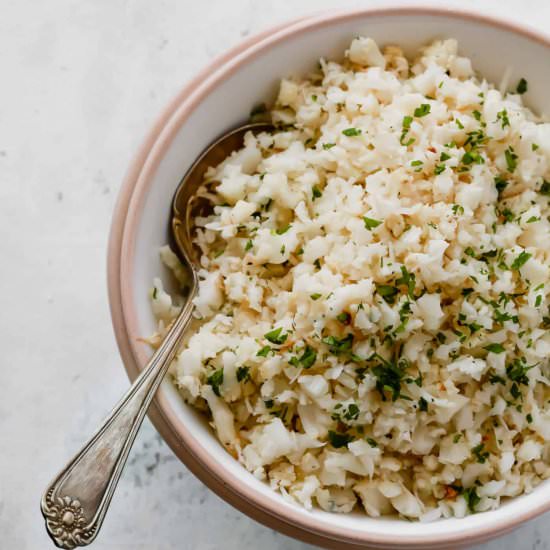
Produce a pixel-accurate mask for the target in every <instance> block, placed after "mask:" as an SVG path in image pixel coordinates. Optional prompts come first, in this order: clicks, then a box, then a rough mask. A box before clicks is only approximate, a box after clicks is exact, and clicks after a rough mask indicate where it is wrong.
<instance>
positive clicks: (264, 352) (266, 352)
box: [256, 346, 272, 357]
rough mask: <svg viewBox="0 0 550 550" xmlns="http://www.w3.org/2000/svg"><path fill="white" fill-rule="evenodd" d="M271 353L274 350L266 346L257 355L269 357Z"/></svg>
mask: <svg viewBox="0 0 550 550" xmlns="http://www.w3.org/2000/svg"><path fill="white" fill-rule="evenodd" d="M270 351H272V350H271V348H270V347H269V346H264V347H263V348H262V349H261V350H260V351H258V353H257V354H256V355H257V356H258V357H267V356H268V354H269V352H270Z"/></svg>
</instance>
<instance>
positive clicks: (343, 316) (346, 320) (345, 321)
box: [336, 311, 351, 325]
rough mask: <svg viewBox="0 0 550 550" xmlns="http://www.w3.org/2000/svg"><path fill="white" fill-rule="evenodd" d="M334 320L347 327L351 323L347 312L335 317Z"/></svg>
mask: <svg viewBox="0 0 550 550" xmlns="http://www.w3.org/2000/svg"><path fill="white" fill-rule="evenodd" d="M336 319H337V320H338V321H340V323H343V324H344V325H349V323H350V321H351V315H350V314H349V313H348V312H347V311H343V312H342V313H339V314H338V315H337V316H336Z"/></svg>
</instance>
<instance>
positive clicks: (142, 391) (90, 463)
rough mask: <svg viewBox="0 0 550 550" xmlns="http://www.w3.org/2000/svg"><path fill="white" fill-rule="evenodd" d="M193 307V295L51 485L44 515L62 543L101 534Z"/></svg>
mask: <svg viewBox="0 0 550 550" xmlns="http://www.w3.org/2000/svg"><path fill="white" fill-rule="evenodd" d="M192 311H193V305H192V301H191V299H189V300H187V303H186V304H185V306H184V307H183V309H182V311H181V313H180V314H179V316H178V317H177V318H176V320H175V321H174V323H173V325H172V327H171V328H170V330H169V331H168V333H167V334H166V337H165V338H164V340H163V342H162V344H161V345H160V347H159V348H158V350H157V351H156V352H155V354H154V355H153V357H152V358H151V360H150V361H149V363H148V364H147V366H146V368H145V369H144V370H143V371H142V373H141V374H140V375H139V377H138V378H137V379H136V380H135V382H134V383H133V385H132V387H131V388H130V389H129V390H128V392H127V393H126V395H125V396H124V397H123V398H122V399H121V401H120V402H119V403H118V404H117V405H116V406H115V408H114V409H113V411H112V412H111V414H110V415H109V416H108V417H107V419H106V420H105V421H104V423H103V425H102V426H101V428H100V429H99V430H98V431H97V432H96V433H95V435H94V436H93V437H92V438H91V439H90V440H89V441H88V443H86V445H84V447H83V448H82V449H81V450H80V452H78V453H77V454H76V456H75V457H74V458H73V459H72V460H71V461H70V462H69V463H68V464H67V466H65V468H64V469H63V470H62V471H61V472H60V473H59V475H58V476H57V477H56V478H55V479H54V480H53V481H52V483H51V484H50V486H49V487H48V488H47V489H46V492H45V493H44V495H43V497H42V501H41V509H42V514H43V516H44V518H45V520H46V530H47V531H48V534H49V535H50V537H51V538H52V539H53V541H54V543H55V544H56V545H57V546H58V547H60V548H75V547H77V546H86V545H87V544H90V542H92V541H93V540H94V539H95V537H96V536H97V533H98V531H99V529H100V527H101V524H102V523H103V519H104V517H105V513H106V512H107V508H108V507H109V504H110V502H111V498H112V496H113V493H114V491H115V488H116V485H117V482H118V479H119V478H120V474H121V473H122V469H123V468H124V464H125V463H126V459H127V457H128V453H129V452H130V448H131V447H132V444H133V442H134V439H135V437H136V434H137V431H138V429H139V427H140V426H141V423H142V421H143V417H144V416H145V412H146V411H147V408H148V406H149V403H150V402H151V399H152V398H153V395H154V394H155V392H156V390H157V388H158V387H159V385H160V383H161V381H162V378H163V376H164V374H165V373H166V371H167V369H168V366H169V365H170V363H171V361H172V359H173V358H174V356H175V354H176V351H177V349H178V344H179V343H180V341H181V339H182V337H183V334H184V332H185V328H186V327H187V325H188V323H189V320H190V318H191V313H192Z"/></svg>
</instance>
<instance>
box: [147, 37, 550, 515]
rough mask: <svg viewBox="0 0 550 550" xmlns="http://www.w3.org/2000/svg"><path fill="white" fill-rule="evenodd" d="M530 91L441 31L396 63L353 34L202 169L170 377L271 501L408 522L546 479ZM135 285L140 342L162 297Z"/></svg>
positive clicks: (545, 282) (545, 195) (544, 199)
mask: <svg viewBox="0 0 550 550" xmlns="http://www.w3.org/2000/svg"><path fill="white" fill-rule="evenodd" d="M527 86H528V84H527V82H525V81H524V80H523V79H522V80H521V81H520V82H519V83H518V85H517V89H516V88H515V87H514V90H513V91H512V92H506V91H499V90H497V89H495V88H494V86H492V85H491V84H490V83H488V82H486V81H484V80H480V79H479V78H477V77H476V76H475V74H474V72H473V70H472V66H471V62H470V60H469V59H466V58H464V57H460V56H459V55H458V53H457V44H456V42H455V41H454V40H445V41H438V42H434V43H433V44H431V45H429V46H428V47H426V48H425V49H424V50H423V51H422V52H421V54H420V56H419V57H418V58H417V59H415V60H413V61H409V60H408V59H407V58H406V57H405V56H404V55H403V53H402V51H401V50H400V49H399V48H397V47H394V46H389V47H386V48H385V49H383V51H382V52H381V51H380V50H379V48H378V46H377V45H376V43H375V42H374V41H373V40H371V39H369V38H357V39H355V40H353V42H352V43H351V45H350V48H349V50H348V51H347V52H346V55H345V59H344V61H343V62H342V63H337V62H333V61H325V60H321V61H320V64H319V69H318V71H317V72H315V73H313V74H311V75H310V76H309V77H308V78H306V79H304V80H286V79H285V80H283V81H282V83H281V87H280V91H279V96H278V99H277V101H276V104H275V106H274V108H273V110H272V111H271V117H272V120H273V122H274V124H275V125H276V126H277V130H276V131H274V132H272V133H269V132H264V133H261V134H259V135H256V136H255V135H253V134H251V133H249V134H248V135H247V136H246V139H245V145H244V147H243V149H242V150H240V151H238V152H236V153H234V154H233V155H232V156H230V157H229V158H228V159H226V160H225V161H224V162H223V163H222V164H221V165H219V166H218V167H216V168H211V169H210V170H209V171H208V172H207V177H206V180H205V184H204V186H203V188H202V190H201V193H202V194H203V195H205V196H207V197H208V198H209V199H210V200H211V202H212V203H213V205H215V206H214V209H213V214H212V215H210V216H208V217H206V218H198V219H197V220H196V225H197V228H196V237H195V242H196V244H197V245H198V246H199V247H200V250H201V253H202V256H201V270H200V273H199V275H200V279H201V280H200V288H199V292H198V295H197V296H196V298H195V300H194V302H195V306H196V312H195V316H196V319H195V320H194V326H193V327H192V330H190V331H189V334H188V336H187V338H186V342H185V344H184V345H183V347H182V349H181V350H180V352H179V354H178V356H177V358H176V359H175V360H174V363H173V364H172V366H171V374H172V376H173V379H174V381H175V384H176V385H177V387H178V388H179V389H180V391H181V393H182V395H183V397H184V398H185V400H186V401H187V402H188V403H190V404H192V405H194V406H196V407H197V408H199V409H201V410H204V411H205V412H206V413H207V414H208V415H209V417H210V418H211V424H212V426H213V428H214V429H215V430H216V433H217V436H218V438H219V440H220V441H221V442H222V444H223V445H224V446H225V448H226V449H227V450H228V451H229V452H230V453H231V454H232V455H233V456H235V457H236V458H237V459H238V460H239V461H240V462H241V463H242V464H243V465H244V466H245V467H246V468H247V470H249V471H250V472H252V474H253V475H254V476H256V477H257V478H259V479H265V480H266V481H267V482H269V484H270V485H271V487H272V488H273V489H274V490H277V491H280V492H281V493H282V494H283V496H284V497H285V498H287V499H289V500H291V501H293V502H297V503H299V504H301V505H303V506H305V507H306V508H308V509H309V508H311V507H312V506H314V505H317V506H320V507H321V508H323V509H324V510H327V511H331V512H351V511H352V510H354V509H357V510H363V511H364V512H365V513H366V514H368V515H369V516H373V517H377V516H381V515H387V514H399V515H400V516H402V517H406V518H410V519H421V520H424V521H426V520H432V519H436V518H438V517H451V516H455V517H462V516H464V515H466V514H468V513H472V512H480V511H485V510H489V509H494V508H496V507H498V506H499V503H500V501H501V499H502V498H505V497H513V496H516V495H519V494H521V493H525V492H529V491H531V490H532V489H533V488H534V487H535V486H536V485H537V484H538V483H540V482H541V480H543V479H546V478H547V477H549V473H550V467H549V460H550V406H549V404H550V389H549V383H550V382H549V375H550V368H549V364H548V356H549V354H550V333H549V330H548V329H549V328H550V313H549V311H548V310H549V307H548V306H549V304H550V301H549V292H550V282H549V275H550V273H549V267H548V260H549V254H550V223H549V215H550V208H549V200H550V181H547V180H550V124H548V123H544V122H542V121H541V120H539V119H538V118H537V117H536V116H535V115H534V114H533V113H532V112H531V111H529V110H528V109H527V108H526V107H524V106H523V104H522V97H521V96H522V93H523V92H524V91H525V90H526V88H527ZM161 256H162V258H163V261H164V262H165V263H166V264H167V265H168V266H169V267H171V268H172V269H173V270H174V272H175V274H176V276H177V277H178V278H179V279H180V281H181V282H184V278H183V271H182V269H181V266H179V263H178V261H177V259H176V257H175V255H174V254H173V253H172V252H171V251H170V250H169V249H168V248H166V247H165V248H164V249H163V250H162V253H161ZM151 297H152V306H153V311H154V313H155V315H156V316H157V318H158V319H159V331H158V334H157V335H156V337H155V338H153V341H154V342H158V341H159V340H160V339H161V338H162V336H163V334H164V332H165V330H166V327H167V326H168V325H169V323H170V321H171V320H172V319H173V317H174V316H175V315H176V314H177V313H178V310H179V307H178V302H177V300H172V298H171V297H170V296H169V295H168V294H167V293H166V292H165V291H164V289H163V287H162V284H161V282H160V280H158V279H156V280H155V283H154V288H153V290H152V293H151ZM180 299H181V297H180Z"/></svg>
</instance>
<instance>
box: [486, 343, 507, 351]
mask: <svg viewBox="0 0 550 550" xmlns="http://www.w3.org/2000/svg"><path fill="white" fill-rule="evenodd" d="M483 349H486V350H487V351H489V352H491V353H503V352H504V351H505V350H504V346H503V345H502V344H497V343H493V344H489V345H488V346H485V347H484V348H483Z"/></svg>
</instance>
